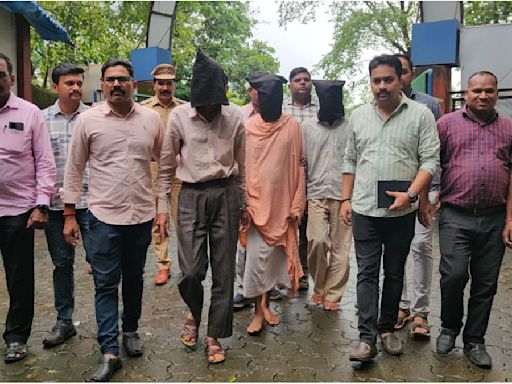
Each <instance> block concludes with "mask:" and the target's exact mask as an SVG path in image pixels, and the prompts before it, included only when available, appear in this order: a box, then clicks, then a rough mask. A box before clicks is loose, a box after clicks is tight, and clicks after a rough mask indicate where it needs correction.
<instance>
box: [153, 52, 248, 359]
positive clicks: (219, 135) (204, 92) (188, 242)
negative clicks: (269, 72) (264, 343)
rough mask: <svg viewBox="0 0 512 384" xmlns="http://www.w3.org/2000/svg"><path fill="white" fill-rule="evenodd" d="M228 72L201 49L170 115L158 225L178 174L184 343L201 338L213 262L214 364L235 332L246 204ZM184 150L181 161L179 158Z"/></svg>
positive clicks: (210, 347)
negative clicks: (185, 98) (187, 87)
mask: <svg viewBox="0 0 512 384" xmlns="http://www.w3.org/2000/svg"><path fill="white" fill-rule="evenodd" d="M226 86H227V76H226V75H225V73H224V71H223V70H222V68H221V67H220V66H219V64H217V62H216V61H215V60H213V59H211V58H210V57H208V56H206V55H204V54H203V53H201V52H198V54H197V56H196V61H195V63H194V67H193V74H192V86H191V97H190V103H186V104H183V105H180V106H178V107H176V108H175V109H174V110H173V111H172V112H171V115H170V116H169V123H168V126H167V131H166V134H165V138H164V143H163V149H162V155H161V157H160V166H159V171H158V179H157V193H158V198H159V202H158V214H157V219H156V220H157V224H158V225H159V226H160V233H161V234H162V236H167V230H168V228H167V219H168V213H167V204H166V202H167V200H166V199H167V191H169V188H170V186H171V182H172V177H173V176H174V175H176V177H177V178H178V179H180V180H182V181H183V186H182V189H181V192H180V196H179V202H178V229H177V239H178V261H179V265H180V269H181V271H182V272H183V277H182V279H181V282H180V283H179V284H178V286H179V290H180V293H181V296H182V297H183V300H184V301H185V303H186V304H187V305H188V307H189V309H190V313H189V314H188V316H187V319H186V321H185V324H184V326H183V329H182V331H181V335H180V337H181V341H182V343H183V344H185V345H186V346H189V347H194V346H195V345H196V344H197V341H198V337H199V333H198V330H199V325H200V323H201V311H202V308H203V299H204V297H203V296H204V293H203V286H202V281H203V280H204V279H205V277H206V272H207V269H208V252H207V250H208V249H209V256H210V264H211V268H212V291H211V292H212V293H211V302H210V310H209V314H208V330H207V338H206V339H205V345H206V349H207V352H208V362H209V363H220V362H222V361H224V359H225V353H224V350H223V348H222V346H221V345H220V343H219V342H218V341H217V338H223V337H229V336H231V334H232V333H233V280H234V274H235V256H236V244H237V239H238V228H239V224H240V218H241V217H242V218H244V217H246V216H247V214H246V213H244V208H245V206H246V193H245V129H244V123H243V118H242V114H241V112H240V109H239V108H237V107H236V106H233V105H230V104H229V102H228V100H227V98H226ZM177 155H180V157H179V161H177V160H176V156H177Z"/></svg>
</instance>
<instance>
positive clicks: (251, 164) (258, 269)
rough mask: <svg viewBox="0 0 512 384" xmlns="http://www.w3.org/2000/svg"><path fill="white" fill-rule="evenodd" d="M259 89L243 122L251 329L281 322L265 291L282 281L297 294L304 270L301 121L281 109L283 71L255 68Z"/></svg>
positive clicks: (255, 83) (246, 292)
mask: <svg viewBox="0 0 512 384" xmlns="http://www.w3.org/2000/svg"><path fill="white" fill-rule="evenodd" d="M248 81H249V84H251V86H252V87H253V88H255V89H256V90H257V91H258V101H259V105H260V114H258V115H256V116H254V117H252V118H250V119H249V120H247V121H246V123H245V129H246V185H247V203H248V208H247V212H248V213H249V215H250V217H251V222H250V224H249V226H248V228H247V260H246V268H245V273H244V296H245V297H248V298H254V299H255V313H254V318H253V320H252V322H251V323H250V324H249V327H248V328H247V332H248V333H249V334H250V335H255V334H258V333H260V332H261V330H262V329H263V328H264V326H265V324H268V325H271V326H274V325H277V324H279V318H278V317H277V316H276V315H275V314H274V313H272V312H271V310H270V307H269V291H270V290H271V289H272V288H273V287H275V286H276V285H277V284H283V285H285V286H286V287H288V288H290V289H291V293H292V295H296V294H297V292H298V287H299V278H300V277H301V276H302V275H303V271H302V267H301V264H300V260H299V253H298V241H297V230H298V223H299V222H300V219H301V217H302V215H303V213H304V206H305V181H304V168H303V166H302V165H301V159H302V137H301V132H300V126H299V123H298V122H297V121H296V120H295V119H294V118H293V117H291V116H288V115H283V114H282V110H281V108H282V101H283V84H284V83H286V80H285V79H284V78H283V77H281V76H276V75H273V74H269V73H259V74H257V75H255V76H252V77H250V78H249V79H248Z"/></svg>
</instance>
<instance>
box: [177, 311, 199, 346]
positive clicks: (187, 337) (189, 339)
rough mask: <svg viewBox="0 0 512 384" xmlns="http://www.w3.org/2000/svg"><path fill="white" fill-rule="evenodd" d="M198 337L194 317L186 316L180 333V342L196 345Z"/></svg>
mask: <svg viewBox="0 0 512 384" xmlns="http://www.w3.org/2000/svg"><path fill="white" fill-rule="evenodd" d="M198 337H199V330H198V329H197V325H196V322H195V320H194V319H189V318H187V319H186V320H185V324H183V328H182V329H181V333H180V340H181V342H182V343H183V344H184V345H186V346H187V347H191V348H192V347H195V346H196V345H197V338H198Z"/></svg>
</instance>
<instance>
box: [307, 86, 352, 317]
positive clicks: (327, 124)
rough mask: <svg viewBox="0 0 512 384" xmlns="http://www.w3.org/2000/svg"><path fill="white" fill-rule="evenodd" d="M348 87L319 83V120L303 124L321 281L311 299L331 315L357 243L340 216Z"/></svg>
mask: <svg viewBox="0 0 512 384" xmlns="http://www.w3.org/2000/svg"><path fill="white" fill-rule="evenodd" d="M344 83H345V82H344V81H339V80H313V84H314V85H315V89H316V93H317V95H318V99H319V101H320V110H319V111H318V116H317V118H315V119H307V120H305V121H304V122H303V123H302V143H303V151H304V153H303V155H304V158H305V160H306V163H307V167H306V168H307V171H306V190H307V201H308V225H307V239H308V269H309V273H310V274H311V277H312V278H313V280H314V282H315V287H314V290H313V296H312V297H311V301H312V302H313V303H315V304H321V305H323V307H324V309H325V310H326V311H336V310H338V309H339V302H340V301H341V296H342V295H343V292H344V291H345V286H346V284H347V281H348V274H349V262H348V253H349V250H350V243H351V242H352V231H351V228H350V227H349V226H348V225H346V224H345V223H343V220H341V217H340V208H341V179H342V176H343V172H342V165H343V156H344V154H345V145H346V143H347V136H348V130H347V127H346V124H345V120H344V110H343V84H344ZM327 253H330V257H329V258H328V257H327Z"/></svg>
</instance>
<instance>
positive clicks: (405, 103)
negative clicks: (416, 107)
mask: <svg viewBox="0 0 512 384" xmlns="http://www.w3.org/2000/svg"><path fill="white" fill-rule="evenodd" d="M400 94H401V96H400V104H398V106H397V107H396V108H395V110H394V111H393V112H392V113H391V114H390V115H389V117H388V119H387V120H386V121H389V120H390V119H392V118H393V117H394V116H395V115H398V114H399V113H400V112H401V111H402V109H404V108H407V107H408V106H409V103H410V102H411V99H409V98H408V97H407V96H405V94H404V93H403V92H401V93H400ZM372 105H373V110H374V111H375V113H376V114H377V116H379V118H380V119H381V120H384V119H383V118H382V115H381V114H380V112H379V107H378V106H377V101H376V100H373V102H372Z"/></svg>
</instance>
